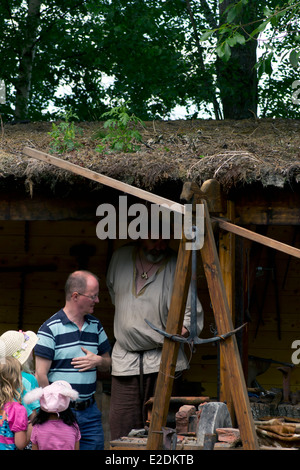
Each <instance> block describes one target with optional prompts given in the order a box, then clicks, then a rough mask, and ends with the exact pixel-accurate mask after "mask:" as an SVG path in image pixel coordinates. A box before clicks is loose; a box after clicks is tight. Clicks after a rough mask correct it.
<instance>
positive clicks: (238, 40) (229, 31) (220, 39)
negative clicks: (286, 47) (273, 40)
mask: <svg viewBox="0 0 300 470" xmlns="http://www.w3.org/2000/svg"><path fill="white" fill-rule="evenodd" d="M223 1H224V0H220V4H221V3H223ZM248 3H249V0H239V1H238V2H233V3H231V4H230V5H229V6H228V7H227V8H226V9H225V11H224V15H225V16H226V21H225V22H224V23H223V24H221V25H220V26H219V27H216V28H214V29H206V30H205V31H204V33H203V34H202V36H201V37H200V39H199V41H200V42H203V41H207V40H210V41H211V40H213V39H214V38H215V36H216V39H217V41H216V44H215V46H214V50H215V52H216V54H217V55H218V57H220V58H221V59H223V60H224V61H228V60H229V59H230V57H231V48H233V47H234V46H236V45H237V44H239V45H243V44H245V43H246V41H250V40H258V36H259V34H261V33H262V32H264V31H266V30H267V28H268V27H269V26H271V27H272V28H274V30H275V32H274V35H275V33H276V32H277V31H278V28H279V25H280V22H281V21H282V20H284V24H285V32H284V34H285V35H288V34H291V33H295V31H293V30H289V25H290V24H291V22H292V21H293V19H294V18H295V17H296V15H297V14H299V12H300V1H296V2H295V0H288V2H287V3H286V4H285V6H284V7H282V8H281V9H279V8H278V7H276V8H275V9H274V11H271V10H270V8H269V7H267V6H265V7H264V9H263V14H264V16H263V17H262V18H260V19H257V20H255V21H251V22H249V23H245V24H241V23H240V22H238V18H239V17H240V16H241V13H242V11H243V8H244V7H246V6H247V5H248ZM256 25H257V26H256ZM249 27H250V28H251V29H252V30H251V32H248V29H249ZM270 57H271V56H270V55H267V54H265V55H264V58H263V60H270ZM299 59H300V51H299V50H296V49H293V50H292V51H290V53H289V61H290V64H291V65H292V66H293V67H297V66H298V63H299Z"/></svg>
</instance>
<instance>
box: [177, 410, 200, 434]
mask: <svg viewBox="0 0 300 470" xmlns="http://www.w3.org/2000/svg"><path fill="white" fill-rule="evenodd" d="M195 414H196V408H195V406H193V405H183V406H181V407H180V408H179V411H177V413H176V416H175V419H176V432H177V434H181V433H187V432H188V431H189V421H190V417H191V416H192V415H195Z"/></svg>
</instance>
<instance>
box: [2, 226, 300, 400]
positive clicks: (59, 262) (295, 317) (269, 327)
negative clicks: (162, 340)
mask: <svg viewBox="0 0 300 470" xmlns="http://www.w3.org/2000/svg"><path fill="white" fill-rule="evenodd" d="M267 235H268V236H270V237H272V238H274V239H276V240H279V241H282V242H285V243H289V244H292V243H294V246H298V247H299V246H300V239H299V234H298V235H297V238H296V239H295V238H294V227H291V226H290V227H285V226H284V227H275V226H274V227H272V226H270V227H269V228H268V232H267ZM122 243H124V241H123V242H122ZM120 244H121V242H119V241H117V240H116V241H112V242H107V241H100V240H98V238H97V237H96V222H93V221H28V222H25V221H1V222H0V299H1V302H0V333H1V334H2V333H3V332H4V331H6V330H8V329H19V328H20V327H21V328H22V329H24V330H28V329H31V330H33V331H37V329H38V328H39V326H40V325H41V323H42V322H43V321H44V320H46V319H47V318H48V317H49V316H50V315H52V314H53V313H55V312H56V311H57V310H58V309H59V308H61V307H62V306H63V305H64V283H65V281H66V278H67V276H68V274H69V273H70V272H72V271H74V270H75V269H78V268H80V267H85V268H87V269H89V270H90V271H92V272H94V273H95V274H97V275H98V276H100V278H101V288H100V304H99V305H98V306H97V308H96V310H95V314H96V315H97V316H99V318H100V319H101V321H102V323H103V325H104V327H105V330H106V331H107V334H108V336H109V339H110V340H113V307H112V305H111V302H110V298H109V295H108V292H107V289H106V286H105V272H106V269H107V263H108V261H109V258H110V255H111V253H112V251H113V250H114V249H115V248H116V247H117V246H119V245H120ZM78 245H79V246H80V245H81V246H82V247H83V248H87V249H89V250H91V251H90V253H91V256H90V257H88V258H87V260H85V259H80V258H78V256H76V247H77V246H78ZM174 247H175V248H176V245H175V246H174ZM274 253H275V252H274ZM275 259H276V266H277V274H278V286H279V288H278V293H279V305H280V311H281V339H278V332H277V323H276V303H275V299H276V298H275V293H274V288H273V285H272V283H271V282H270V284H269V288H268V294H267V297H266V302H265V307H264V311H263V321H264V324H261V325H260V326H259V329H258V331H257V332H256V327H257V320H258V313H257V308H256V306H255V303H254V302H252V304H251V306H250V315H251V322H250V323H249V325H248V334H249V339H248V341H249V354H251V355H255V356H260V357H264V358H272V359H274V360H278V361H283V362H291V354H292V352H293V350H292V349H291V344H292V342H293V341H294V340H297V339H298V340H300V319H299V318H300V317H299V313H300V297H299V288H300V283H299V274H300V261H299V260H297V259H295V258H289V257H288V256H286V255H284V254H282V253H279V252H276V253H275ZM85 262H86V264H85ZM268 262H269V259H268V257H267V252H266V250H265V249H264V250H263V251H262V253H261V258H260V259H259V261H258V264H257V266H262V267H264V268H268V267H269V266H268ZM83 265H84V266H83ZM45 266H50V267H51V269H53V270H51V269H50V270H46V271H43V270H42V269H43V268H45ZM26 267H27V268H28V267H29V268H30V269H31V270H32V272H27V273H26V270H24V269H25V268H26ZM22 269H23V277H22ZM39 269H40V271H39ZM46 269H47V268H46ZM266 273H267V271H266V270H263V271H261V274H262V275H261V276H257V277H256V283H257V287H258V289H257V290H258V294H259V296H260V298H261V296H262V292H263V286H262V284H263V283H262V281H263V280H264V277H265V275H266ZM198 294H199V297H200V299H201V302H202V305H203V308H204V311H205V324H204V330H203V332H202V335H201V336H202V337H203V338H207V337H211V336H212V334H213V330H214V328H215V324H214V316H213V311H212V308H211V303H210V298H209V294H208V290H207V285H206V278H205V275H204V272H203V268H202V265H201V257H200V254H199V263H198ZM22 296H23V297H22ZM186 353H187V356H188V357H189V359H190V369H189V371H187V372H185V373H184V376H183V379H184V383H185V384H186V385H188V387H187V388H186V389H184V390H186V394H190V393H191V387H192V390H193V391H192V394H196V395H201V394H203V395H208V396H211V397H215V396H217V391H218V390H217V383H218V361H217V346H216V343H214V344H209V345H203V346H202V345H201V346H200V345H199V346H197V348H196V351H195V352H194V353H192V351H191V350H190V349H189V347H187V346H186ZM277 366H278V365H272V366H271V367H270V368H269V370H268V371H267V372H265V373H264V374H263V375H261V376H259V377H258V381H259V383H261V385H262V386H264V387H265V388H267V389H269V388H270V387H282V376H281V373H279V372H278V371H277V369H276V367H277ZM299 370H300V366H296V367H295V368H294V371H293V373H292V382H291V383H292V391H296V390H298V389H300V378H299Z"/></svg>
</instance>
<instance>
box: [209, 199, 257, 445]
mask: <svg viewBox="0 0 300 470" xmlns="http://www.w3.org/2000/svg"><path fill="white" fill-rule="evenodd" d="M202 203H203V204H204V214H205V237H204V245H203V247H202V249H201V256H202V261H203V267H204V271H205V275H206V279H207V284H208V289H209V293H210V298H211V303H212V307H213V311H214V317H215V322H216V326H217V330H218V335H222V334H225V333H226V332H228V331H231V330H232V329H233V324H232V319H231V313H230V309H229V306H228V301H227V296H226V290H225V286H224V282H223V278H222V273H221V267H220V262H219V258H218V253H217V248H216V244H215V240H214V235H213V230H212V225H211V220H210V215H209V212H208V209H207V204H206V201H204V200H202ZM220 353H221V355H223V357H224V363H225V365H226V371H227V373H228V376H227V379H228V382H229V385H230V391H231V396H232V400H233V405H234V409H235V414H236V419H237V422H238V426H239V430H240V435H241V440H242V443H243V449H244V450H257V449H258V441H257V435H256V430H255V425H254V421H253V417H252V413H251V408H250V403H249V398H248V392H247V387H246V383H245V378H244V373H243V369H242V365H241V360H240V356H239V351H238V346H237V342H236V338H235V336H234V335H233V336H230V337H229V338H227V339H226V340H225V341H221V342H220Z"/></svg>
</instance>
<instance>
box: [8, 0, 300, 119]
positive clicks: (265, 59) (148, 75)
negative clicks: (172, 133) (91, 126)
mask: <svg viewBox="0 0 300 470" xmlns="http://www.w3.org/2000/svg"><path fill="white" fill-rule="evenodd" d="M299 5H300V2H299V1H298V2H297V1H296V0H264V1H263V0H197V1H196V0H101V1H99V0H27V1H26V2H25V1H24V0H5V1H3V2H1V4H0V54H1V59H2V64H1V69H0V80H4V81H5V84H6V92H7V103H6V104H5V105H1V108H0V111H1V114H2V116H3V117H4V118H5V119H17V120H20V119H34V120H40V119H50V118H53V117H55V110H56V109H57V110H58V111H60V112H61V111H66V110H68V109H70V108H72V110H73V112H74V114H76V115H78V116H79V118H80V119H81V120H97V119H100V118H101V116H102V114H103V113H104V112H105V111H107V108H111V107H114V106H117V105H118V104H119V102H120V101H121V100H122V101H123V102H125V101H126V102H127V103H129V105H130V111H131V112H134V113H135V114H136V115H137V116H139V117H140V118H141V119H143V120H145V119H161V118H165V117H168V116H169V114H170V112H171V110H172V109H173V108H174V107H175V106H176V105H177V104H179V105H184V106H186V107H187V109H188V108H189V107H191V106H193V107H194V108H195V114H194V115H195V117H197V116H200V117H201V116H202V113H203V111H205V112H206V115H210V116H211V117H215V118H216V119H222V118H232V119H242V118H248V117H253V116H255V115H257V113H261V115H264V116H270V115H271V116H273V115H274V116H276V115H280V116H283V117H295V116H299V106H296V105H292V104H291V102H290V101H289V100H288V99H287V96H286V89H287V88H288V87H289V88H291V87H292V85H293V83H294V81H295V79H296V78H297V77H296V76H295V75H296V72H297V67H298V59H299V55H300V53H299V34H298V32H297V28H298V26H297V25H296V23H295V19H296V20H297V19H298V16H299ZM295 31H296V32H295ZM261 32H263V33H264V35H265V37H266V38H267V39H268V42H266V43H265V49H264V51H263V53H262V54H261V56H260V57H259V58H257V55H258V54H257V52H258V51H259V50H260V48H259V44H260V43H259V40H260V39H259V38H260V36H259V35H260V34H261ZM278 35H280V36H281V37H280V36H278ZM280 54H281V55H280ZM278 57H280V58H281V62H279V61H278ZM276 61H277V62H276ZM274 65H276V71H275V67H274ZM106 75H108V76H112V77H113V78H114V81H113V83H112V84H111V85H110V86H109V87H106V86H105V83H104V82H103V76H106ZM62 87H68V92H67V93H62V94H60V95H59V94H58V91H59V90H61V89H62ZM290 95H292V92H291V93H290ZM50 105H51V108H52V109H53V111H51V112H50V111H49V106H50ZM258 105H259V108H257V106H258Z"/></svg>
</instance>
